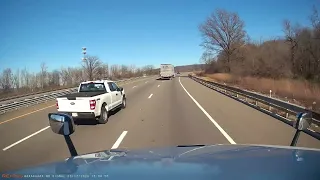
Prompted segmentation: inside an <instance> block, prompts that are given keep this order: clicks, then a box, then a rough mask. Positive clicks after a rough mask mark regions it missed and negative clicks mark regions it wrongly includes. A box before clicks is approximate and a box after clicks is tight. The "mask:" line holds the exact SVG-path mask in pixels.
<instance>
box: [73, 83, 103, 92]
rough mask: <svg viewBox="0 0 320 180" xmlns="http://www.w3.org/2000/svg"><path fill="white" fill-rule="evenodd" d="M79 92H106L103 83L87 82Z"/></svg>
mask: <svg viewBox="0 0 320 180" xmlns="http://www.w3.org/2000/svg"><path fill="white" fill-rule="evenodd" d="M79 92H106V87H105V86H104V84H103V83H86V84H81V86H80V91H79Z"/></svg>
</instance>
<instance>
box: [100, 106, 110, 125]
mask: <svg viewBox="0 0 320 180" xmlns="http://www.w3.org/2000/svg"><path fill="white" fill-rule="evenodd" d="M108 118H109V113H108V111H107V110H106V108H105V105H104V106H102V107H101V113H100V117H99V118H98V122H99V123H100V124H105V123H107V122H108Z"/></svg>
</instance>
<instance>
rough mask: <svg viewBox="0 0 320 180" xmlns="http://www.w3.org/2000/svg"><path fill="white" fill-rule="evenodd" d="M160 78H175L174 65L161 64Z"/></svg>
mask: <svg viewBox="0 0 320 180" xmlns="http://www.w3.org/2000/svg"><path fill="white" fill-rule="evenodd" d="M160 78H161V79H171V78H174V66H173V65H172V64H160Z"/></svg>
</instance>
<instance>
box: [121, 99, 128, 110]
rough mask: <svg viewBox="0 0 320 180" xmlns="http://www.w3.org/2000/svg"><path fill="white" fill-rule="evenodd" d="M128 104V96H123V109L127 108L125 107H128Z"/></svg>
mask: <svg viewBox="0 0 320 180" xmlns="http://www.w3.org/2000/svg"><path fill="white" fill-rule="evenodd" d="M126 106H127V99H126V97H125V96H123V98H122V104H121V108H122V109H125V108H126Z"/></svg>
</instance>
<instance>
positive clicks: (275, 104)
mask: <svg viewBox="0 0 320 180" xmlns="http://www.w3.org/2000/svg"><path fill="white" fill-rule="evenodd" d="M189 78H191V79H193V80H194V81H196V82H198V83H200V84H202V85H204V86H206V87H208V88H210V89H213V90H215V91H218V92H220V93H222V94H224V95H227V96H229V97H231V98H233V99H235V100H238V101H240V102H242V103H244V104H247V105H249V106H251V107H253V108H255V109H257V110H259V111H262V112H264V113H266V114H268V115H270V116H272V117H274V118H276V119H278V120H280V121H282V122H284V123H286V124H288V125H290V126H293V124H294V122H295V120H296V119H292V118H290V116H291V117H292V116H293V117H296V115H297V114H298V113H300V112H309V113H312V117H313V122H312V126H311V127H310V128H309V129H308V130H306V131H304V132H305V133H307V134H309V135H310V136H312V137H314V138H316V139H318V140H320V132H319V130H320V127H319V126H320V114H319V113H317V112H314V111H312V110H309V109H306V108H305V107H302V106H298V105H295V104H291V103H288V102H285V101H282V100H279V99H276V98H272V97H268V96H265V95H262V94H258V93H255V92H251V91H247V90H243V89H239V88H236V87H231V86H228V85H224V84H220V83H216V82H211V81H207V80H204V79H201V78H198V77H195V76H192V75H189ZM259 104H260V105H259ZM263 105H264V106H263ZM281 112H282V113H281ZM315 129H316V130H315ZM317 131H318V132H317Z"/></svg>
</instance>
